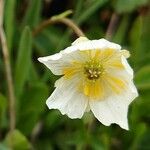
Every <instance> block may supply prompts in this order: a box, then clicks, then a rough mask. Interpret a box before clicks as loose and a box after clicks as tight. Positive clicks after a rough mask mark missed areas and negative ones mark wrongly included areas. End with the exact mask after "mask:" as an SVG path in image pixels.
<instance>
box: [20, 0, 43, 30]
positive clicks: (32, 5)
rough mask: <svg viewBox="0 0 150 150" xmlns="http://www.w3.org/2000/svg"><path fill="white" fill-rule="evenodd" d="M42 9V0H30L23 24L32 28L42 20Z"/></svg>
mask: <svg viewBox="0 0 150 150" xmlns="http://www.w3.org/2000/svg"><path fill="white" fill-rule="evenodd" d="M41 9H42V0H32V1H29V3H28V9H27V12H26V15H25V18H24V21H23V25H28V26H30V27H31V28H34V27H35V26H36V25H37V24H38V22H39V20H40V14H41Z"/></svg>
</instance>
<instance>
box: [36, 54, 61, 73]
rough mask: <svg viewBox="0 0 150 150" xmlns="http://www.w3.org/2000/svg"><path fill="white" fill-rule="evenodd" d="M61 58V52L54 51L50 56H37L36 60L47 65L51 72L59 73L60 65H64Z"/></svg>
mask: <svg viewBox="0 0 150 150" xmlns="http://www.w3.org/2000/svg"><path fill="white" fill-rule="evenodd" d="M61 58H62V54H61V53H56V54H54V55H51V56H46V57H40V58H38V61H40V62H41V63H43V64H44V65H45V66H46V67H48V68H49V69H50V70H51V71H52V72H53V74H56V75H61V74H62V67H63V66H64V62H63V60H62V59H61Z"/></svg>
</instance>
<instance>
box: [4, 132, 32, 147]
mask: <svg viewBox="0 0 150 150" xmlns="http://www.w3.org/2000/svg"><path fill="white" fill-rule="evenodd" d="M5 143H6V145H7V146H9V147H10V148H13V150H31V145H30V143H29V142H28V140H27V138H26V137H25V136H24V135H23V134H22V133H21V132H20V131H19V130H14V131H13V132H10V133H8V134H7V136H6V139H5Z"/></svg>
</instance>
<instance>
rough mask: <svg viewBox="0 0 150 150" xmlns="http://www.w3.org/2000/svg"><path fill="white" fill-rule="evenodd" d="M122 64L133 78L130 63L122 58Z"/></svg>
mask: <svg viewBox="0 0 150 150" xmlns="http://www.w3.org/2000/svg"><path fill="white" fill-rule="evenodd" d="M121 60H122V64H123V65H124V67H125V69H126V71H127V73H128V74H129V75H130V76H131V77H132V78H133V69H132V68H131V67H130V65H129V63H128V62H127V60H126V58H125V57H124V56H122V57H121Z"/></svg>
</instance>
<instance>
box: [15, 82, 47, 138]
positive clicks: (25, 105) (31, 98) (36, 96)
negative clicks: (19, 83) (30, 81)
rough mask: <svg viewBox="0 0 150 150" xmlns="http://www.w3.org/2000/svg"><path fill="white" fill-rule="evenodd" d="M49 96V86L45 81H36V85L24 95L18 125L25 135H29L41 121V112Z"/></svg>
mask: <svg viewBox="0 0 150 150" xmlns="http://www.w3.org/2000/svg"><path fill="white" fill-rule="evenodd" d="M47 97H48V88H47V86H46V85H45V84H43V83H34V85H32V86H31V87H29V88H28V89H27V90H26V91H25V92H24V94H23V95H22V98H21V102H20V108H19V112H18V119H17V120H18V121H17V127H18V128H19V129H20V130H21V131H22V132H23V133H24V134H25V135H29V134H30V133H31V131H32V130H33V128H34V126H35V125H36V123H37V122H38V121H39V119H40V117H41V114H42V113H43V111H44V108H45V107H46V104H45V102H46V98H47ZM22 110H24V111H22ZM25 120H27V121H25ZM22 122H23V123H22Z"/></svg>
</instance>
